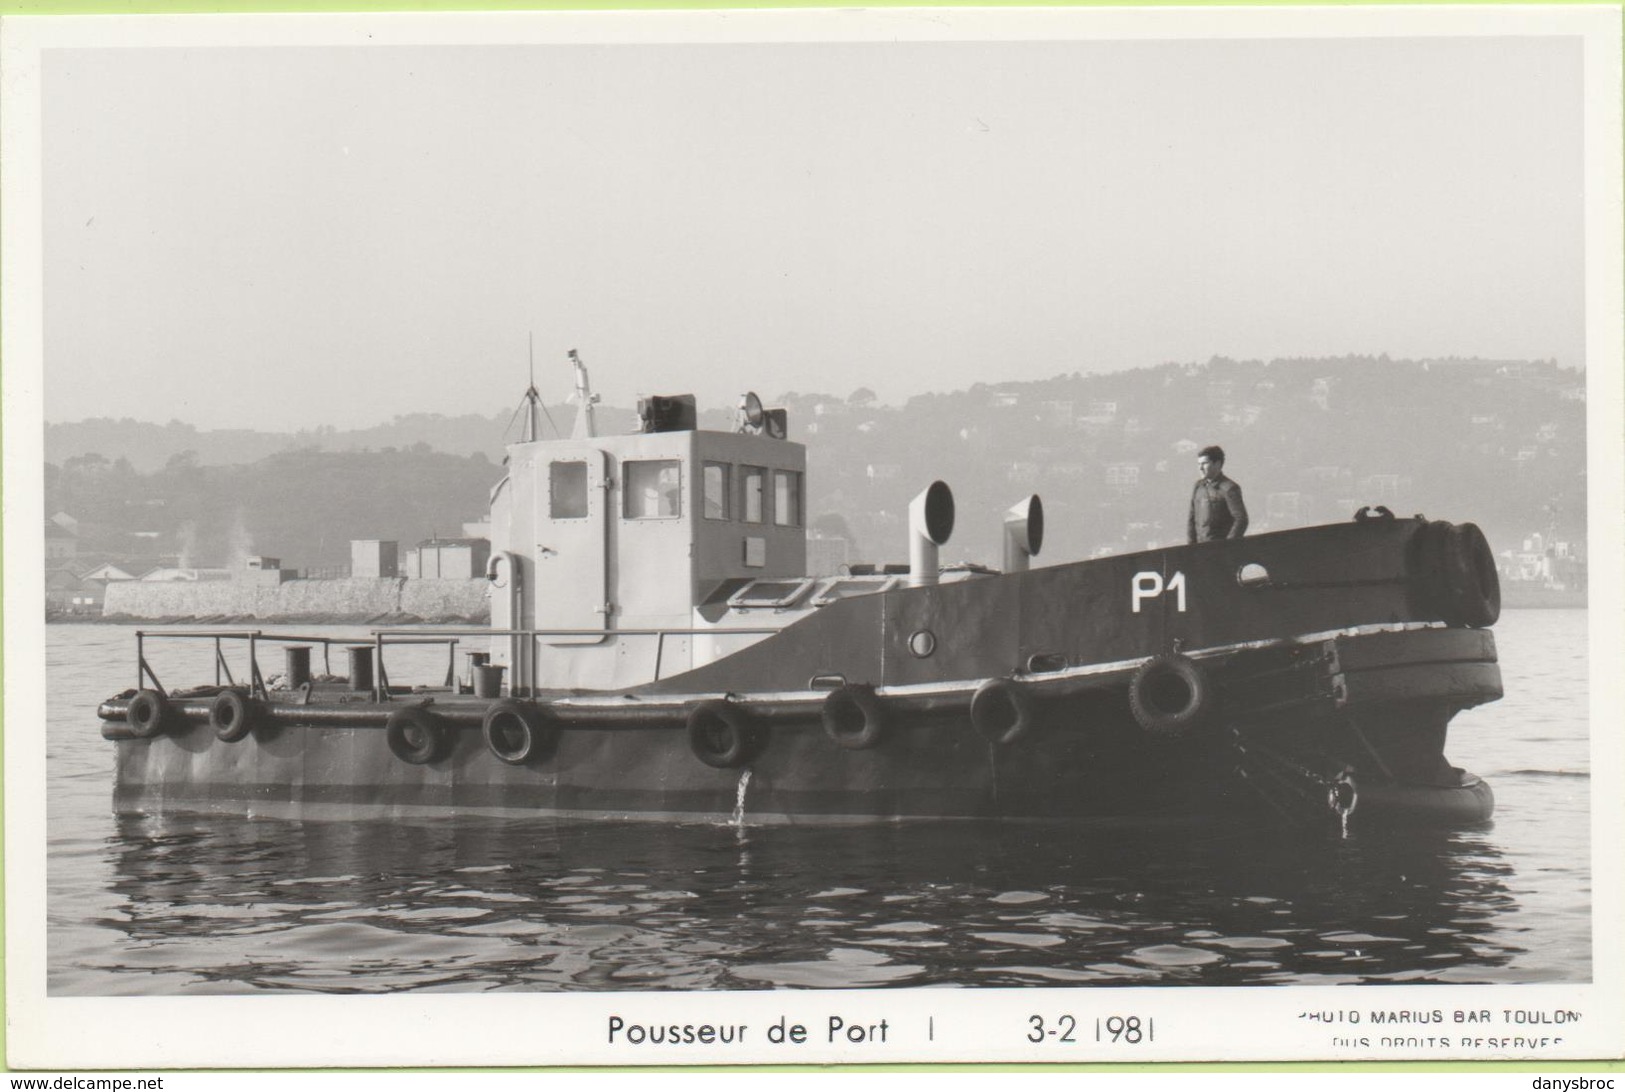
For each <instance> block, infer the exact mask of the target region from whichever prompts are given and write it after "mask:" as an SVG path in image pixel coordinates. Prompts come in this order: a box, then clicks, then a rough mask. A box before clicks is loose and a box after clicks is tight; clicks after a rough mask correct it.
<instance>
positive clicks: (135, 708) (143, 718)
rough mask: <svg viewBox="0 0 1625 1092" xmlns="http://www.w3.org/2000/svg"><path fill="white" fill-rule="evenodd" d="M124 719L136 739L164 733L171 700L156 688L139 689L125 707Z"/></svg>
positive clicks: (149, 737)
mask: <svg viewBox="0 0 1625 1092" xmlns="http://www.w3.org/2000/svg"><path fill="white" fill-rule="evenodd" d="M124 721H125V723H126V724H128V725H129V726H130V732H131V734H132V735H134V736H135V738H136V739H151V738H153V737H154V736H158V735H162V734H163V731H164V728H165V727H166V726H167V725H168V722H169V702H167V701H165V700H164V696H163V695H162V694H160V693H158V691H156V690H139V691H137V692H136V695H135V697H133V698H131V699H130V704H129V705H127V706H125V708H124Z"/></svg>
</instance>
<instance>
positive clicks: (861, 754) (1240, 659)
mask: <svg viewBox="0 0 1625 1092" xmlns="http://www.w3.org/2000/svg"><path fill="white" fill-rule="evenodd" d="M1181 660H1182V662H1186V663H1188V664H1189V665H1190V670H1192V671H1194V672H1196V673H1197V674H1198V675H1199V677H1200V680H1201V685H1202V687H1203V689H1204V693H1205V694H1206V695H1207V696H1206V698H1205V699H1204V701H1205V702H1206V706H1205V708H1203V709H1202V710H1200V712H1201V716H1200V717H1197V718H1195V719H1194V720H1193V721H1192V722H1191V723H1189V724H1183V725H1179V726H1177V730H1173V731H1148V730H1147V727H1146V725H1145V724H1144V723H1142V721H1143V719H1144V718H1143V716H1142V715H1141V713H1140V711H1139V710H1137V709H1136V703H1135V700H1134V694H1135V688H1136V686H1137V685H1142V684H1143V679H1144V674H1143V673H1144V667H1145V663H1144V662H1134V663H1124V664H1107V665H1094V666H1092V667H1091V666H1085V667H1080V668H1074V669H1062V670H1057V671H1053V672H1049V673H1042V674H1028V675H1023V676H1020V677H1016V678H1009V679H1005V680H1002V681H1001V682H1000V684H999V685H1000V686H1005V687H1009V688H1010V689H1011V690H1013V691H1016V692H1017V696H1018V700H1019V702H1020V710H1021V712H1022V717H1021V718H1020V719H1021V725H1020V730H1019V731H1018V732H1016V733H1014V736H1015V738H1010V739H1008V741H1007V742H1001V741H1000V740H999V737H1000V736H1001V731H1000V729H1002V728H1003V727H1005V725H1002V724H992V725H990V724H989V723H987V721H988V717H987V715H986V714H981V715H980V720H979V719H978V714H977V713H976V711H975V709H974V708H973V705H972V702H973V701H974V700H975V699H976V694H977V692H978V691H979V690H983V689H985V688H986V687H987V686H988V683H987V682H986V681H985V680H975V679H971V680H961V681H959V682H955V683H942V684H933V685H929V686H924V687H921V686H899V687H893V688H885V687H882V688H880V689H879V690H877V691H875V692H874V694H873V698H874V701H875V705H874V707H873V708H874V709H876V710H878V712H877V716H879V717H880V722H879V729H878V730H877V731H876V733H875V738H874V739H873V741H872V745H868V746H856V747H855V746H851V743H852V740H850V739H847V740H846V742H845V744H843V742H842V741H841V740H840V739H839V738H837V737H836V735H835V734H833V733H832V731H831V729H830V726H829V725H827V724H826V723H825V721H826V719H827V718H826V715H825V714H826V705H827V704H828V703H829V702H831V701H832V700H833V699H832V698H831V697H830V696H829V695H828V694H827V693H822V692H811V691H804V692H796V693H782V692H775V693H733V694H727V695H723V694H718V693H693V694H683V693H670V692H665V693H660V694H646V695H632V696H627V695H614V696H606V695H585V696H583V695H576V696H563V697H560V696H537V697H536V698H535V699H534V700H532V701H528V702H521V703H519V707H520V708H522V709H525V710H527V711H528V712H529V713H532V714H535V715H537V716H543V715H545V717H546V718H547V719H546V721H545V723H546V731H545V735H546V740H545V746H539V747H537V748H536V751H535V754H534V755H533V756H532V757H531V758H530V759H529V760H528V761H524V762H521V763H518V764H513V763H510V762H505V761H503V760H501V759H500V758H499V757H498V756H497V755H496V754H495V753H494V751H493V749H492V747H491V746H489V745H488V740H487V737H486V734H485V733H484V732H482V730H481V726H482V723H483V721H484V720H485V718H486V715H487V714H488V713H489V712H490V710H491V709H492V707H493V706H494V705H495V704H496V701H495V700H492V699H483V698H476V697H474V696H472V695H469V694H461V693H451V692H442V693H423V692H414V693H409V694H407V693H403V694H398V695H394V696H392V697H391V699H390V700H388V701H382V702H380V701H375V700H371V698H370V696H361V695H356V694H354V693H348V692H345V691H344V690H342V689H341V688H339V687H337V686H332V685H329V686H328V687H327V688H326V689H324V688H322V687H318V688H317V689H316V690H315V691H314V692H312V693H310V694H308V695H304V694H297V695H296V694H286V693H283V694H278V693H277V692H272V694H271V700H269V701H266V702H262V703H258V704H257V707H256V709H255V720H256V723H255V724H254V726H253V727H252V729H251V730H250V731H249V732H248V734H247V735H246V737H245V738H242V739H240V740H238V741H235V742H226V741H224V740H222V739H221V738H219V737H218V735H217V733H216V731H215V730H214V728H212V727H211V726H210V724H209V723H208V716H209V709H210V705H211V703H212V701H213V700H214V697H215V694H216V693H217V690H215V689H213V688H211V689H208V690H203V691H200V692H198V693H195V694H193V695H172V696H171V697H170V700H169V702H168V713H167V720H166V723H165V728H164V731H163V733H162V734H160V735H157V736H155V737H152V738H133V737H132V735H131V731H130V729H129V728H128V727H126V725H125V717H126V715H127V712H128V708H129V704H130V701H131V700H132V699H131V698H130V697H125V696H121V698H118V699H113V700H110V701H109V702H106V703H104V704H103V707H102V710H101V713H102V716H103V718H104V719H105V720H106V721H107V724H106V725H105V727H104V735H107V736H109V737H110V738H113V739H115V740H116V741H117V743H116V745H117V747H118V751H119V754H118V778H117V788H116V793H115V806H116V808H117V810H119V811H121V812H152V811H168V812H219V813H233V814H254V815H267V816H278V817H296V818H328V817H343V818H360V817H387V816H406V815H416V814H425V813H442V814H443V813H447V812H451V811H455V812H459V813H463V812H466V813H473V814H523V815H538V814H540V815H560V816H592V817H601V818H641V819H665V818H671V817H683V818H688V819H697V820H714V821H729V820H731V821H738V822H747V823H790V822H826V823H827V822H848V821H875V820H906V819H928V818H929V819H941V818H964V819H1106V818H1128V819H1139V820H1151V819H1154V818H1163V819H1201V818H1205V817H1213V816H1246V817H1265V818H1268V819H1271V820H1275V821H1279V822H1283V823H1292V824H1327V825H1336V824H1339V823H1341V822H1342V821H1343V820H1344V819H1348V820H1350V821H1352V822H1356V823H1366V822H1380V821H1384V820H1395V821H1403V822H1417V823H1444V824H1452V825H1454V824H1461V823H1473V822H1480V821H1483V820H1484V819H1487V818H1488V817H1489V814H1490V810H1491V808H1492V806H1493V797H1492V796H1491V795H1490V793H1489V790H1488V787H1487V786H1484V785H1483V783H1482V782H1480V781H1478V780H1477V779H1476V778H1473V777H1472V776H1471V775H1467V774H1464V773H1463V772H1462V771H1460V770H1457V769H1455V768H1454V767H1452V766H1450V765H1449V763H1448V762H1447V761H1446V759H1445V757H1444V743H1445V737H1446V732H1447V727H1448V724H1449V722H1450V720H1451V718H1452V717H1454V716H1455V715H1456V713H1458V712H1459V711H1461V710H1462V709H1465V708H1469V707H1471V706H1473V705H1477V704H1480V703H1482V702H1485V701H1491V700H1494V699H1495V698H1498V697H1499V696H1500V675H1499V669H1498V667H1497V665H1496V663H1495V648H1494V641H1493V638H1492V637H1491V635H1490V634H1489V633H1488V632H1487V631H1482V630H1468V629H1451V628H1446V627H1442V626H1423V627H1404V626H1399V627H1387V628H1385V627H1367V628H1366V629H1364V630H1361V631H1357V632H1348V633H1337V634H1329V635H1320V636H1312V637H1308V638H1300V639H1294V640H1287V641H1274V642H1263V643H1248V644H1244V645H1241V646H1235V647H1219V648H1210V649H1204V650H1196V651H1193V652H1192V653H1190V654H1189V655H1188V656H1182V657H1181ZM507 700H508V701H511V699H507ZM703 702H710V703H717V702H720V703H722V704H723V705H724V706H726V707H727V708H728V709H730V710H733V711H735V712H736V713H737V715H738V717H739V718H740V721H741V723H744V724H748V725H750V726H752V729H753V731H754V732H755V733H757V734H756V735H755V736H754V737H753V738H754V739H755V743H754V745H753V746H752V748H751V750H750V753H749V754H748V755H745V756H740V759H739V760H738V761H730V762H728V763H726V764H723V765H721V766H718V765H713V764H708V762H707V761H705V760H704V759H703V758H702V757H701V755H700V754H699V753H698V751H697V749H696V744H695V741H694V738H693V735H692V733H691V731H690V730H689V729H690V725H691V718H692V716H693V715H694V711H695V709H696V708H697V707H698V706H699V705H700V704H701V703H703ZM408 707H418V708H422V709H423V710H425V711H426V712H428V713H430V714H432V716H433V717H434V719H435V721H436V723H438V724H439V725H441V727H442V728H443V730H444V746H443V748H442V749H441V751H440V753H439V754H437V755H436V756H435V757H434V758H433V760H432V761H428V762H423V763H414V762H409V761H405V760H403V759H402V758H401V757H400V756H399V755H398V754H397V753H396V751H395V750H393V749H392V748H391V746H390V745H389V742H388V738H387V737H388V735H389V729H388V728H387V727H386V725H387V724H388V723H389V718H390V717H391V715H392V714H394V713H397V712H398V711H399V710H401V709H403V708H408ZM990 728H991V729H992V730H991V731H990ZM1002 734H1003V735H1009V734H1010V733H1002ZM990 736H991V737H993V738H990ZM714 757H715V756H713V758H714Z"/></svg>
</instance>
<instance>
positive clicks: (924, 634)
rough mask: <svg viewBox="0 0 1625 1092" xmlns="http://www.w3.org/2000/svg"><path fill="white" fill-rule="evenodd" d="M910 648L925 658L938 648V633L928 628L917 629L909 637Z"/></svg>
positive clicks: (915, 653) (921, 657)
mask: <svg viewBox="0 0 1625 1092" xmlns="http://www.w3.org/2000/svg"><path fill="white" fill-rule="evenodd" d="M908 650H909V651H910V652H912V653H914V655H916V656H918V657H919V658H920V659H922V660H923V659H925V658H926V657H927V656H929V655H931V653H933V652H935V651H936V650H937V635H936V634H935V633H932V632H931V631H930V630H928V629H920V630H915V631H914V635H913V636H912V637H910V638H909V639H908Z"/></svg>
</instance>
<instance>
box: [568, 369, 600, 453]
mask: <svg viewBox="0 0 1625 1092" xmlns="http://www.w3.org/2000/svg"><path fill="white" fill-rule="evenodd" d="M570 363H572V364H574V365H575V369H576V393H575V398H576V404H577V408H576V427H575V431H574V432H573V433H571V436H570V438H571V439H572V440H590V439H592V438H593V437H594V436H597V435H598V430H597V428H596V427H595V424H594V421H593V412H592V408H593V406H594V405H596V404H597V402H598V396H597V395H596V394H594V393H592V384H591V383H590V382H588V380H587V366H586V365H585V364H583V363H582V362H581V356H580V355H579V354H578V353H577V352H576V351H575V350H574V349H571V350H570Z"/></svg>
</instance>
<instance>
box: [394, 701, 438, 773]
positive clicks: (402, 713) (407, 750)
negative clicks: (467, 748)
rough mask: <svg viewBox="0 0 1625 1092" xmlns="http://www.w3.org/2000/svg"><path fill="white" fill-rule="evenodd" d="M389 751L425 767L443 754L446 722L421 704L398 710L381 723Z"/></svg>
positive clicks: (405, 760)
mask: <svg viewBox="0 0 1625 1092" xmlns="http://www.w3.org/2000/svg"><path fill="white" fill-rule="evenodd" d="M384 735H385V738H386V740H387V741H388V743H389V750H390V753H391V754H393V755H394V756H395V757H396V758H398V759H400V760H401V761H402V762H406V763H409V764H410V765H413V766H427V765H429V763H431V762H438V761H439V760H440V759H441V758H443V757H445V752H446V751H448V750H449V749H450V748H449V746H448V745H449V743H450V742H451V732H450V731H449V725H447V724H446V722H445V721H444V720H442V719H441V718H439V717H437V716H435V715H434V714H433V713H431V712H429V711H428V710H427V709H424V708H422V707H420V706H412V707H410V708H407V709H397V710H395V711H394V712H393V713H391V714H390V715H389V720H388V721H387V722H386V723H385V725H384Z"/></svg>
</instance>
